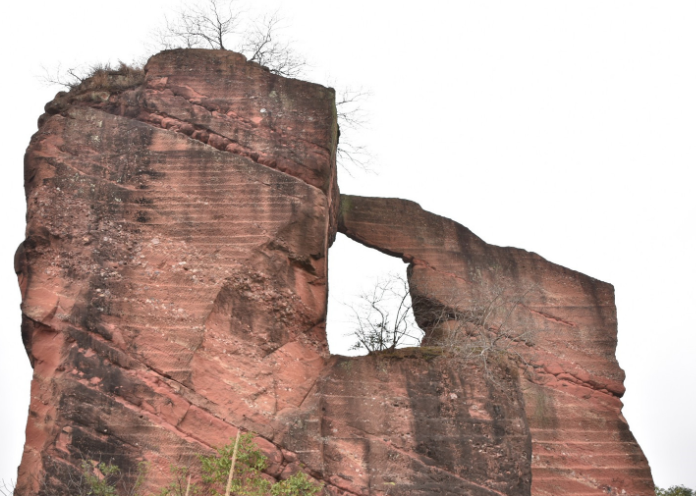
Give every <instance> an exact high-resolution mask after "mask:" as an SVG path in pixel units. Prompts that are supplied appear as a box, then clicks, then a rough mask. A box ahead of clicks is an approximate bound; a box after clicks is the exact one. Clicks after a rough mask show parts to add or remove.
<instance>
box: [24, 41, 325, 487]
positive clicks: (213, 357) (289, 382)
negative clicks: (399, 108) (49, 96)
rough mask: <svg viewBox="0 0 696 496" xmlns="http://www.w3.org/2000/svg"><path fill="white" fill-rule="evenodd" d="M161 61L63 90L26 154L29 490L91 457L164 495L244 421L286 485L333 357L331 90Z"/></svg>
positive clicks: (222, 66)
mask: <svg viewBox="0 0 696 496" xmlns="http://www.w3.org/2000/svg"><path fill="white" fill-rule="evenodd" d="M145 72H146V75H145V77H144V81H143V82H142V84H139V85H136V86H134V87H132V88H126V89H123V88H120V87H118V86H117V85H116V84H115V83H113V81H112V82H111V83H109V82H108V81H107V82H106V83H102V84H101V85H98V84H96V83H94V82H88V83H86V84H85V85H83V87H81V88H78V89H77V90H75V91H73V92H71V93H69V94H59V95H58V97H57V98H56V100H54V101H53V102H51V103H50V104H48V105H47V114H45V115H44V116H42V118H41V119H40V129H39V131H38V132H37V133H36V135H35V136H34V137H33V138H32V141H31V144H30V146H29V149H28V151H27V155H26V165H25V169H26V193H27V202H28V216H27V239H26V241H25V242H24V243H23V244H22V245H21V246H20V248H19V250H18V252H17V257H16V264H17V272H18V275H19V280H20V286H21V289H22V295H23V303H22V312H23V318H24V324H23V329H22V331H23V336H24V340H25V344H26V347H27V351H28V353H29V356H30V358H31V361H32V364H33V366H34V378H33V382H32V393H31V406H30V414H29V421H28V427H27V442H26V446H25V450H24V456H23V460H22V464H21V467H20V473H19V481H18V489H17V494H23V495H28V494H37V493H38V492H41V494H68V493H69V492H70V489H71V488H70V481H71V480H73V479H75V478H77V477H79V476H80V471H81V469H80V464H81V462H82V460H88V461H112V462H113V463H115V464H116V465H118V466H119V467H120V468H121V470H122V471H123V472H124V473H135V471H136V470H137V464H138V462H140V461H148V462H149V463H150V470H149V474H148V479H149V483H150V486H151V488H153V489H154V488H157V487H163V486H164V484H163V483H164V482H165V481H166V480H167V479H168V478H169V467H170V464H178V465H187V464H189V463H195V460H196V454H198V453H209V452H210V451H211V447H212V446H220V445H223V444H225V443H227V442H229V439H230V437H233V436H234V435H235V434H236V432H237V429H238V428H241V429H244V430H245V431H252V432H255V433H257V434H258V439H257V442H258V444H259V445H260V446H261V448H262V449H263V450H264V451H265V452H266V453H267V455H268V456H269V457H270V467H269V469H268V472H269V474H270V475H271V476H279V475H280V473H281V472H282V470H283V469H284V467H285V466H286V465H287V463H288V460H287V459H286V458H285V457H284V455H283V453H282V451H281V449H280V447H279V446H278V445H277V444H273V440H274V439H276V438H277V437H278V436H280V435H281V433H282V431H283V430H284V428H285V427H284V425H282V424H279V423H278V422H277V420H276V419H277V417H278V415H279V413H281V412H286V411H289V410H290V411H291V410H293V409H298V408H299V407H300V406H301V405H302V403H303V402H304V401H305V399H306V397H307V395H308V393H309V391H310V390H311V388H312V386H313V384H314V382H315V380H316V378H317V376H318V375H319V373H320V371H321V370H322V369H323V368H324V366H325V364H326V360H327V358H328V351H327V346H326V339H325V330H324V323H325V315H326V253H327V249H328V246H329V244H330V242H331V240H332V239H333V236H334V232H335V222H334V220H333V219H334V217H335V216H334V215H333V214H332V212H334V211H335V210H336V206H335V204H336V203H337V200H338V197H337V186H336V182H335V148H336V136H337V132H336V121H335V105H334V93H333V90H329V89H327V88H324V87H321V86H318V85H313V84H309V83H303V82H300V81H295V80H288V79H284V78H281V77H277V76H274V75H272V74H270V73H269V72H268V71H266V70H265V69H263V68H261V67H259V66H258V65H255V64H249V63H247V62H246V61H245V60H244V58H243V57H242V56H240V55H237V54H234V53H232V52H213V51H204V50H200V51H194V50H192V51H184V50H178V51H171V52H164V53H162V54H160V55H158V56H155V57H153V58H152V59H151V60H150V61H149V63H148V65H147V67H146V69H145ZM114 87H118V90H117V91H114V89H113V88H114Z"/></svg>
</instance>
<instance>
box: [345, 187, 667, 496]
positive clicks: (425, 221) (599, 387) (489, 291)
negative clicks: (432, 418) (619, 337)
mask: <svg viewBox="0 0 696 496" xmlns="http://www.w3.org/2000/svg"><path fill="white" fill-rule="evenodd" d="M339 231H340V232H343V233H345V234H346V235H347V236H349V237H350V238H352V239H354V240H356V241H358V242H360V243H363V244H365V245H367V246H370V247H372V248H376V249H378V250H380V251H382V252H384V253H387V254H390V255H393V256H398V257H401V258H402V259H403V260H404V261H405V262H408V263H409V264H410V265H409V284H410V288H411V295H412V296H413V298H414V310H415V314H416V319H418V321H419V323H420V324H421V327H423V328H424V329H426V331H428V332H429V333H430V334H429V335H426V337H425V339H424V343H427V342H429V341H430V342H431V343H437V342H440V341H441V339H439V336H437V335H434V334H436V333H437V332H438V330H439V331H440V332H441V331H442V329H441V328H442V327H443V326H442V325H440V326H436V325H433V324H435V323H437V324H443V323H444V324H446V322H442V321H440V322H433V321H432V320H433V319H432V315H438V316H439V315H454V314H456V315H461V316H464V317H463V318H464V320H467V321H468V322H466V323H467V324H472V325H473V324H474V323H475V322H478V324H479V325H480V324H481V321H482V319H481V315H482V314H485V318H484V319H483V320H486V319H488V321H489V322H488V324H489V325H490V326H491V327H493V328H495V329H496V330H497V331H500V330H501V329H502V330H503V331H504V332H506V331H505V330H506V329H507V330H510V331H507V332H509V336H510V338H509V339H508V340H507V343H501V344H500V346H503V345H505V349H501V350H500V351H501V352H503V351H504V352H505V353H507V354H511V355H512V356H514V357H515V358H516V362H517V363H519V365H520V368H521V371H522V376H521V390H522V392H523V395H524V401H525V405H526V418H527V421H528V423H529V428H530V430H531V435H532V477H533V484H532V494H533V495H535V496H537V495H538V496H542V495H543V496H561V495H575V496H579V495H583V496H584V495H588V496H589V495H597V496H599V495H605V494H628V495H636V496H637V495H640V496H648V495H650V496H652V495H653V494H654V487H653V482H652V477H651V474H650V468H649V466H648V462H647V460H646V458H645V456H644V455H643V452H642V451H641V449H640V447H639V446H638V444H637V443H636V441H635V439H634V437H633V435H632V434H631V431H630V430H629V427H628V424H627V423H626V420H625V419H624V417H623V416H622V415H621V408H622V403H621V400H620V398H621V396H622V395H623V393H624V391H625V389H624V386H623V379H624V373H623V370H621V368H620V367H619V365H618V363H617V361H616V358H615V354H614V352H615V349H616V333H617V322H616V307H615V305H614V289H613V287H612V286H611V285H610V284H607V283H604V282H601V281H598V280H596V279H593V278H591V277H588V276H585V275H583V274H580V273H578V272H575V271H572V270H569V269H566V268H564V267H561V266H559V265H555V264H553V263H550V262H548V261H546V260H544V259H543V258H541V257H540V256H539V255H536V254H534V253H530V252H527V251H524V250H519V249H516V248H501V247H497V246H492V245H489V244H487V243H485V242H484V241H482V240H481V239H480V238H478V237H477V236H475V235H474V234H473V233H472V232H471V231H469V230H468V229H466V228H465V227H463V226H461V225H459V224H457V223H456V222H453V221H451V220H449V219H446V218H444V217H440V216H437V215H434V214H431V213H429V212H426V211H424V210H422V209H421V208H420V206H418V205H417V204H415V203H413V202H410V201H405V200H399V199H385V198H362V197H357V196H345V195H344V196H343V197H342V204H341V215H340V221H339ZM495 310H498V312H497V313H498V315H497V316H496V315H495V313H496V312H495ZM467 316H468V317H467ZM496 319H497V321H496ZM488 324H487V325H488ZM444 327H446V326H444ZM474 345H476V342H474Z"/></svg>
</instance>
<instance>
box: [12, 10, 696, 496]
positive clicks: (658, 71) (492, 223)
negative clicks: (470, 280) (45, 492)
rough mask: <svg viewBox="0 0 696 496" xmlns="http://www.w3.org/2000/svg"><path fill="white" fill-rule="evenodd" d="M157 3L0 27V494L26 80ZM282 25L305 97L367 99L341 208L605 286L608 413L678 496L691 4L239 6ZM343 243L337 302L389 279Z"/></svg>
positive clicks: (24, 18) (125, 36) (690, 402)
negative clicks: (391, 215) (394, 200)
mask: <svg viewBox="0 0 696 496" xmlns="http://www.w3.org/2000/svg"><path fill="white" fill-rule="evenodd" d="M172 3H173V2H171V1H165V0H147V1H142V0H119V2H94V1H77V0H75V1H71V0H66V1H62V2H57V1H55V0H52V1H47V0H34V1H32V2H23V3H22V2H11V3H10V4H9V6H5V7H4V8H3V21H2V24H3V31H4V32H5V42H4V44H3V46H2V48H0V53H2V67H3V77H2V78H1V81H0V84H1V85H2V93H1V94H2V95H3V97H4V99H3V113H2V119H0V125H1V126H2V130H1V131H2V136H3V146H2V158H3V166H4V170H5V172H4V177H3V180H2V181H1V182H0V188H2V189H1V196H0V198H1V201H2V202H3V207H4V208H3V216H2V223H3V224H2V233H3V241H2V243H1V246H0V290H1V291H2V298H0V305H1V306H0V312H1V315H2V318H3V320H2V321H3V327H4V328H3V330H2V332H0V377H1V380H0V398H2V401H3V402H4V408H2V409H0V440H2V444H1V446H0V478H3V479H5V480H7V479H14V478H16V467H17V465H18V463H19V460H20V456H21V451H22V444H23V442H24V427H25V423H26V415H27V406H28V396H29V382H30V377H31V370H30V367H29V363H28V360H27V358H26V354H25V352H24V350H23V347H22V345H21V339H20V326H19V323H20V311H19V291H18V289H17V283H16V278H15V275H14V272H13V270H12V257H13V254H14V250H15V249H16V247H17V245H18V244H19V243H20V242H21V241H22V239H23V234H24V213H25V201H24V196H23V188H22V156H23V153H24V150H25V148H26V146H27V144H28V142H29V138H30V136H31V135H32V134H33V133H34V132H35V131H36V119H37V117H38V116H39V115H40V114H41V113H42V108H43V105H44V104H45V103H46V102H47V101H48V100H50V99H51V98H52V96H53V94H54V93H55V92H56V91H57V90H58V89H57V88H47V87H45V86H42V85H41V84H40V82H39V81H38V79H37V76H39V75H41V73H42V65H43V66H45V67H49V68H50V67H55V66H56V65H57V64H58V63H62V64H63V66H64V67H69V66H71V65H74V64H76V63H95V62H106V61H112V62H116V61H117V60H118V59H122V60H124V61H130V60H133V59H137V58H142V57H143V56H146V55H148V54H149V53H152V51H153V49H154V48H153V44H152V42H151V41H150V40H149V39H148V34H149V33H150V32H151V31H152V30H153V29H154V28H155V27H156V26H157V25H158V24H159V23H160V20H161V18H162V15H163V13H164V12H165V10H164V9H165V7H168V6H171V5H172ZM278 6H281V7H282V12H283V14H284V16H285V18H286V24H287V26H288V29H287V34H288V35H290V36H291V37H293V38H294V39H295V40H296V43H297V45H296V46H297V48H298V49H299V50H300V51H301V52H302V53H304V54H305V55H306V56H307V58H308V59H309V61H310V62H311V63H312V66H313V67H312V70H311V73H310V77H311V78H312V79H313V80H314V81H317V82H322V81H335V82H336V84H337V85H342V86H350V85H352V86H355V87H359V86H361V87H363V88H365V89H366V90H369V91H370V92H371V95H372V96H371V98H370V99H369V101H367V102H366V104H365V105H364V107H365V110H366V111H367V112H368V114H369V116H370V126H369V127H368V128H366V129H364V130H363V131H362V132H361V133H359V134H358V135H356V136H354V137H353V138H354V139H356V140H357V141H359V142H360V141H362V142H364V143H365V144H366V145H367V146H368V147H369V149H370V150H371V151H372V153H373V155H374V159H373V165H374V168H375V169H376V170H377V172H378V174H372V175H369V174H367V175H366V174H355V175H354V177H350V176H348V175H347V174H345V173H341V176H340V179H339V183H340V186H341V189H342V191H343V192H346V193H350V194H360V195H364V196H387V197H401V198H407V199H410V200H414V201H417V202H419V203H420V204H421V205H422V206H423V207H424V208H425V209H427V210H429V211H431V212H434V213H437V214H441V215H444V216H447V217H450V218H452V219H454V220H456V221H457V222H459V223H461V224H463V225H465V226H467V227H468V228H470V229H471V230H472V231H474V232H475V233H476V234H477V235H479V236H481V237H482V238H483V239H484V240H486V241H487V242H489V243H493V244H498V245H502V246H515V247H520V248H524V249H527V250H530V251H534V252H536V253H539V254H540V255H541V256H543V257H545V258H547V259H548V260H550V261H553V262H556V263H559V264H561V265H564V266H567V267H570V268H572V269H575V270H579V271H581V272H584V273H586V274H588V275H590V276H593V277H595V278H598V279H601V280H603V281H607V282H610V283H612V284H613V285H614V286H615V288H616V301H617V306H618V315H619V348H618V352H617V355H618V358H619V362H620V364H621V366H622V367H623V368H624V369H625V370H626V373H627V379H626V386H627V388H628V391H627V393H626V396H625V397H624V402H625V405H626V406H625V409H624V414H625V416H626V418H627V419H628V421H629V424H630V426H631V429H632V431H633V433H634V434H635V436H636V438H637V439H638V441H639V443H640V444H641V446H642V447H643V450H644V451H645V454H646V455H647V457H648V460H649V461H650V465H651V467H652V470H653V476H654V478H655V481H656V483H657V484H658V485H661V486H668V485H673V484H685V485H687V486H689V487H696V455H695V454H694V453H696V450H694V446H696V422H694V412H695V411H696V397H695V395H694V383H695V382H696V368H695V367H694V365H693V364H694V351H695V348H696V333H695V331H696V323H695V322H696V320H695V319H694V309H695V308H694V304H695V303H696V286H695V285H694V281H695V280H696V261H695V257H694V254H695V253H696V234H695V233H694V229H693V223H694V218H695V214H696V195H695V194H694V192H693V188H694V181H693V178H692V170H693V169H694V165H695V163H696V139H695V137H696V29H694V26H696V3H695V2H693V1H657V0H655V1H652V2H645V1H641V0H632V1H613V0H612V1H606V0H602V1H593V0H583V1H575V2H567V1H559V0H551V1H537V0H526V1H522V2H521V1H519V0H514V1H493V0H486V1H466V0H463V1H459V2H452V1H439V0H433V1H429V2H420V3H415V2H413V3H410V2H403V1H401V2H396V1H392V0H388V1H379V0H370V1H368V0H353V1H351V2H347V1H342V2H335V1H329V0H322V1H311V0H292V1H291V2H290V1H285V2H281V1H278V0H257V1H255V2H254V11H258V12H261V11H263V10H264V7H267V10H269V11H270V10H273V9H275V8H277V7H278ZM369 252H370V251H369V250H368V249H366V248H363V247H360V246H357V245H355V244H354V243H351V242H350V241H349V240H347V239H346V238H344V237H342V236H340V237H339V240H338V241H337V244H336V245H335V247H334V248H333V249H332V252H331V262H330V263H331V266H330V270H331V279H330V284H331V290H332V293H331V307H330V314H332V315H333V317H331V318H333V319H334V320H333V321H330V326H329V331H330V332H331V333H332V336H331V338H332V341H331V342H332V344H333V348H334V349H337V347H339V346H341V345H340V344H338V343H339V340H334V339H333V338H334V337H335V336H339V337H340V335H341V334H343V333H345V332H346V329H341V328H340V326H341V325H342V323H343V322H342V321H343V320H344V319H342V318H341V317H338V315H339V314H340V312H339V311H338V310H336V309H337V308H338V307H340V304H339V303H338V301H340V300H344V299H345V298H346V296H345V295H344V292H350V291H352V290H353V288H355V287H357V286H359V285H360V281H364V280H367V279H370V278H372V277H374V276H375V275H376V273H377V272H378V271H379V270H382V269H384V268H386V267H392V266H399V265H401V264H400V262H398V261H394V260H388V259H387V258H386V257H385V256H384V255H381V254H377V253H374V252H373V253H369Z"/></svg>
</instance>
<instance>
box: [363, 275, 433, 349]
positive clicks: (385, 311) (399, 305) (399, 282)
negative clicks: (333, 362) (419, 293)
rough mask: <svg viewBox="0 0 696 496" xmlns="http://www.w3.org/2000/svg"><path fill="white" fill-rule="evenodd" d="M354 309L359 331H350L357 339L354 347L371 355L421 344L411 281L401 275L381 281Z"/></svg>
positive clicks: (365, 294)
mask: <svg viewBox="0 0 696 496" xmlns="http://www.w3.org/2000/svg"><path fill="white" fill-rule="evenodd" d="M350 308H351V310H352V311H353V315H354V321H353V323H354V325H355V330H354V331H353V332H352V333H349V335H350V336H352V337H354V338H355V342H354V344H353V345H352V346H351V348H350V349H351V350H365V351H367V352H368V353H370V354H371V353H376V352H379V351H393V350H395V349H397V348H402V347H404V346H408V345H411V346H418V343H420V340H421V338H422V337H423V331H421V330H420V329H419V328H418V325H417V324H416V321H415V319H414V317H413V310H412V309H411V295H410V292H409V289H408V281H406V279H404V278H403V277H401V276H399V275H398V274H389V275H388V276H387V277H386V278H383V279H381V280H379V281H378V282H377V283H376V284H375V285H374V286H373V287H372V288H371V289H370V291H368V292H365V293H363V294H361V295H360V296H359V298H358V303H357V304H356V305H354V306H350Z"/></svg>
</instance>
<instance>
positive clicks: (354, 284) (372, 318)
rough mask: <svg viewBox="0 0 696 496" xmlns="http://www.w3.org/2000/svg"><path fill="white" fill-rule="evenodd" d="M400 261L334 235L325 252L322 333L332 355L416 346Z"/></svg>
mask: <svg viewBox="0 0 696 496" xmlns="http://www.w3.org/2000/svg"><path fill="white" fill-rule="evenodd" d="M407 267H408V265H407V264H405V263H404V262H403V261H401V259H399V258H395V257H391V256H389V255H385V254H384V253H381V252H379V251H377V250H374V249H371V248H368V247H365V246H363V245H361V244H359V243H356V242H354V241H352V240H350V239H348V238H347V237H346V236H344V235H343V234H340V233H339V234H338V235H337V237H336V242H335V243H334V244H333V246H332V247H331V250H330V253H329V304H328V315H327V321H326V332H327V339H328V343H329V350H330V352H331V354H332V355H344V356H356V355H365V354H368V353H369V352H370V351H380V350H386V349H390V348H392V347H393V348H406V347H412V346H420V342H421V339H422V337H423V331H422V330H421V329H420V328H419V327H418V324H417V323H416V320H415V318H414V315H413V310H412V308H411V297H410V295H409V294H408V293H409V292H408V280H407V276H406V269H407Z"/></svg>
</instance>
